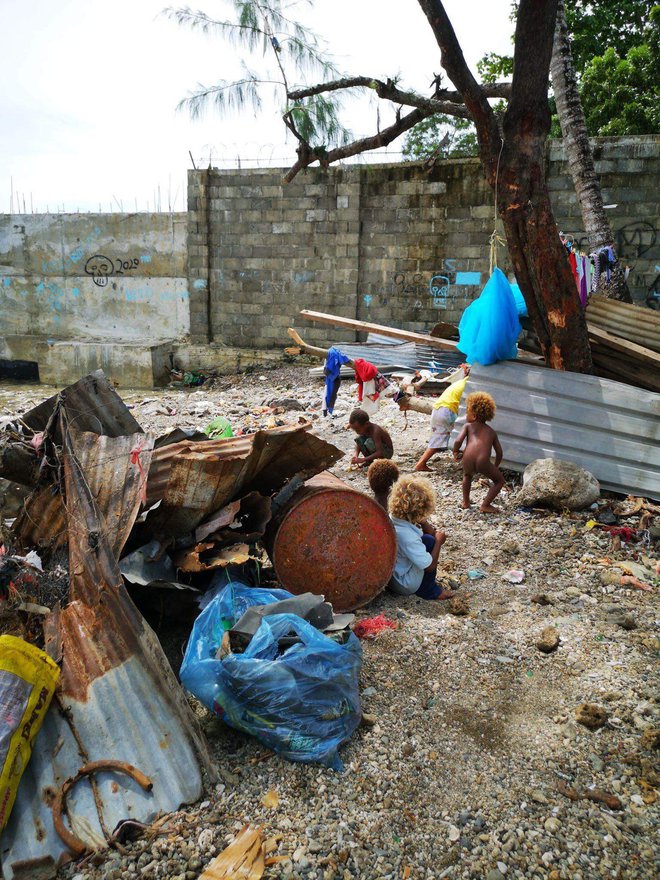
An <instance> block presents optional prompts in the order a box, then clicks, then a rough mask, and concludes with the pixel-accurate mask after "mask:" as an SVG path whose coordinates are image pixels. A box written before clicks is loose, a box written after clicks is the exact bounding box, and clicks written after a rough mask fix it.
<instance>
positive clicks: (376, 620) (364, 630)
mask: <svg viewBox="0 0 660 880" xmlns="http://www.w3.org/2000/svg"><path fill="white" fill-rule="evenodd" d="M398 626H399V624H398V623H397V622H396V620H390V619H389V618H388V617H385V615H384V614H378V615H377V616H376V617H367V618H365V619H364V620H361V621H359V623H356V624H355V626H354V627H353V632H354V633H355V635H356V636H357V637H358V638H359V639H375V638H377V637H378V636H379V635H380V634H381V633H382V632H385V630H388V629H397V628H398Z"/></svg>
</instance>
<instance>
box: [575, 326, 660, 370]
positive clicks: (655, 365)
mask: <svg viewBox="0 0 660 880" xmlns="http://www.w3.org/2000/svg"><path fill="white" fill-rule="evenodd" d="M587 331H588V333H589V339H590V340H593V341H594V342H595V343H596V344H599V343H600V344H602V345H605V346H607V347H608V348H613V349H614V350H615V351H621V352H623V353H624V354H628V355H630V356H631V358H632V359H634V360H635V361H638V362H641V363H643V364H646V365H648V366H649V367H651V368H652V369H656V370H658V369H660V353H658V352H656V351H652V350H651V349H650V348H644V346H643V345H637V343H636V342H630V341H629V340H627V339H622V338H621V337H620V336H613V335H612V334H611V333H608V332H607V330H600V329H599V328H597V327H594V326H589V327H588V328H587Z"/></svg>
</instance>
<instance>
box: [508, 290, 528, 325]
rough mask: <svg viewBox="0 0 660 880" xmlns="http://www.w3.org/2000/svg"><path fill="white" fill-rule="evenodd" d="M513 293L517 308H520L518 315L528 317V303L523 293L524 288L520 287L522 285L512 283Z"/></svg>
mask: <svg viewBox="0 0 660 880" xmlns="http://www.w3.org/2000/svg"><path fill="white" fill-rule="evenodd" d="M511 293H512V294H513V298H514V300H515V301H516V309H517V310H518V317H520V318H526V317H527V303H526V302H525V297H524V296H523V295H522V290H521V289H520V285H518V284H512V285H511Z"/></svg>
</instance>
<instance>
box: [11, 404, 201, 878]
mask: <svg viewBox="0 0 660 880" xmlns="http://www.w3.org/2000/svg"><path fill="white" fill-rule="evenodd" d="M60 431H61V434H62V437H63V442H64V477H65V484H66V499H67V501H66V514H67V523H68V537H69V571H70V579H71V589H70V601H69V604H68V605H67V606H66V607H65V608H64V609H63V610H61V611H59V610H56V611H54V612H52V613H51V614H50V616H49V617H47V618H46V620H45V623H44V632H45V637H46V649H47V651H48V653H49V654H50V655H51V656H52V657H53V658H54V659H56V660H57V662H58V663H60V664H61V668H62V675H61V679H60V684H59V688H58V699H59V700H60V701H61V703H62V705H63V706H64V707H65V709H66V718H64V717H62V715H60V714H58V709H57V707H56V706H55V705H54V706H52V707H51V709H50V711H49V714H48V716H47V720H46V723H45V725H44V727H43V728H42V730H41V731H40V732H39V735H38V736H37V739H36V743H35V749H34V752H33V756H32V760H31V761H30V764H29V765H28V768H27V770H26V773H25V774H24V775H23V778H22V779H21V783H20V785H19V788H18V796H17V800H16V805H15V807H14V810H13V812H12V815H11V817H10V820H9V824H8V826H7V828H6V829H5V831H4V832H3V837H2V852H1V860H2V869H3V872H4V877H5V878H6V880H13V878H15V877H16V878H18V877H22V878H25V880H27V878H32V877H35V876H38V874H37V864H39V865H40V866H41V867H43V868H44V871H45V875H46V876H51V874H48V871H49V870H50V869H53V868H54V867H55V866H56V865H57V863H58V862H59V861H60V859H61V858H62V857H63V856H64V855H65V854H66V849H65V847H64V844H63V843H62V841H61V840H60V839H59V838H58V837H57V835H56V834H55V831H54V829H53V819H52V811H51V805H52V801H53V797H54V794H55V792H56V790H57V789H58V788H59V787H60V786H61V784H62V782H63V781H64V780H65V779H67V778H69V777H71V776H73V775H75V774H76V772H77V770H78V768H79V767H80V766H81V764H83V763H87V762H88V761H89V760H92V761H94V760H104V759H105V760H107V759H114V760H123V761H126V762H127V763H130V764H132V765H134V766H136V767H137V768H138V769H139V770H141V771H142V772H143V773H145V774H146V775H147V776H148V777H150V778H151V780H152V782H153V783H154V785H153V789H152V791H151V792H149V793H145V792H144V791H143V790H142V789H141V788H140V787H139V786H138V785H137V784H136V783H134V782H133V781H131V780H130V779H128V778H127V777H124V776H123V775H122V776H118V775H116V774H113V773H110V772H103V773H99V774H96V778H97V782H98V789H99V793H100V800H101V804H102V815H103V819H104V823H105V826H106V828H107V829H108V830H109V831H110V832H112V831H113V830H114V828H115V827H116V825H117V824H118V823H119V822H120V821H121V820H122V819H125V818H133V819H137V820H138V821H143V822H144V821H149V819H151V818H153V817H154V816H155V814H156V813H157V812H159V811H165V812H167V811H171V810H173V809H175V808H176V807H178V805H179V804H181V803H185V802H189V801H192V800H196V799H197V798H198V797H199V795H200V794H201V791H202V779H201V770H200V760H202V761H203V762H204V763H205V764H206V766H207V767H208V768H210V761H209V760H208V754H207V750H206V745H205V741H204V738H203V736H202V735H201V733H200V732H199V730H198V727H197V724H196V721H195V719H194V717H193V715H192V712H191V710H190V707H189V706H188V704H187V702H186V700H185V697H184V694H183V691H182V689H181V688H180V687H179V685H178V683H177V682H176V679H175V678H174V674H173V672H172V670H171V668H170V666H169V664H168V663H167V660H166V659H165V656H164V654H163V652H162V649H161V647H160V644H159V643H158V640H157V638H156V636H155V635H154V633H153V632H152V630H151V629H150V628H149V627H148V626H147V624H146V622H145V621H144V619H143V618H142V616H141V615H140V613H139V612H138V610H137V609H136V608H135V606H134V605H133V603H132V601H131V599H130V597H129V596H128V594H127V592H126V590H125V588H124V585H123V580H122V576H121V573H120V571H119V567H118V565H117V561H116V558H115V555H114V550H115V548H120V544H121V540H122V535H123V534H124V529H123V526H122V523H121V521H120V520H121V517H120V516H119V512H120V511H121V513H122V516H123V517H126V519H127V521H128V522H129V523H132V521H133V518H134V516H135V513H136V511H137V509H138V507H139V503H140V501H139V493H140V478H139V477H136V476H135V475H134V474H132V472H131V471H132V469H133V468H135V465H134V464H133V462H132V461H131V455H130V448H132V447H133V445H134V443H135V442H138V441H139V440H141V439H142V440H143V439H144V435H134V436H133V437H119V438H116V439H114V440H113V439H111V438H102V439H101V438H98V437H96V436H95V435H92V434H89V433H84V434H81V435H79V436H78V437H77V438H76V448H77V450H78V453H79V455H80V457H81V459H82V460H83V461H84V462H85V463H86V466H87V467H88V469H89V472H90V475H92V476H91V481H92V483H95V482H98V480H101V482H103V477H102V473H101V471H102V470H104V469H107V468H110V469H115V470H116V471H117V472H118V473H117V475H113V477H112V478H110V477H108V480H107V483H108V485H107V486H104V487H103V489H102V491H99V493H98V501H99V503H98V505H97V502H96V500H95V498H94V495H93V492H92V490H91V487H90V484H89V480H88V479H87V475H86V472H85V470H84V468H83V467H82V466H81V464H80V461H79V460H78V458H77V456H76V454H75V453H74V451H73V444H72V442H71V438H70V436H69V430H68V428H67V423H66V418H65V417H64V416H62V419H61V426H60ZM148 451H150V450H148ZM147 454H148V452H147ZM102 456H106V457H107V458H106V461H105V464H104V462H103V461H102V460H101V457H102ZM146 463H147V464H148V462H146ZM97 478H98V479H97ZM81 750H82V751H84V753H85V754H84V759H83V757H81ZM69 801H70V810H71V813H70V815H71V814H72V815H73V816H74V817H76V821H75V824H74V823H72V827H73V828H74V830H75V832H76V833H77V834H78V836H79V837H80V838H81V839H85V840H89V839H90V836H91V837H96V838H98V837H101V838H103V837H104V834H103V831H102V827H101V824H100V822H99V820H98V816H97V809H96V805H95V802H94V798H93V797H92V794H91V788H90V786H89V784H88V783H87V782H86V781H83V782H81V783H80V784H79V786H77V787H76V788H75V789H74V791H73V793H72V795H71V797H70V799H69Z"/></svg>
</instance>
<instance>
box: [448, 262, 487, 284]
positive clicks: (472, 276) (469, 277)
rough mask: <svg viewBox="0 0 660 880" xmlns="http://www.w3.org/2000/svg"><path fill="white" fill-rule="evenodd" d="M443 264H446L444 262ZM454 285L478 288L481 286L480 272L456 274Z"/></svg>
mask: <svg viewBox="0 0 660 880" xmlns="http://www.w3.org/2000/svg"><path fill="white" fill-rule="evenodd" d="M445 262H447V261H446V260H445ZM454 284H456V285H457V286H458V285H463V286H465V287H478V286H479V285H480V284H481V272H457V273H456V281H454Z"/></svg>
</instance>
